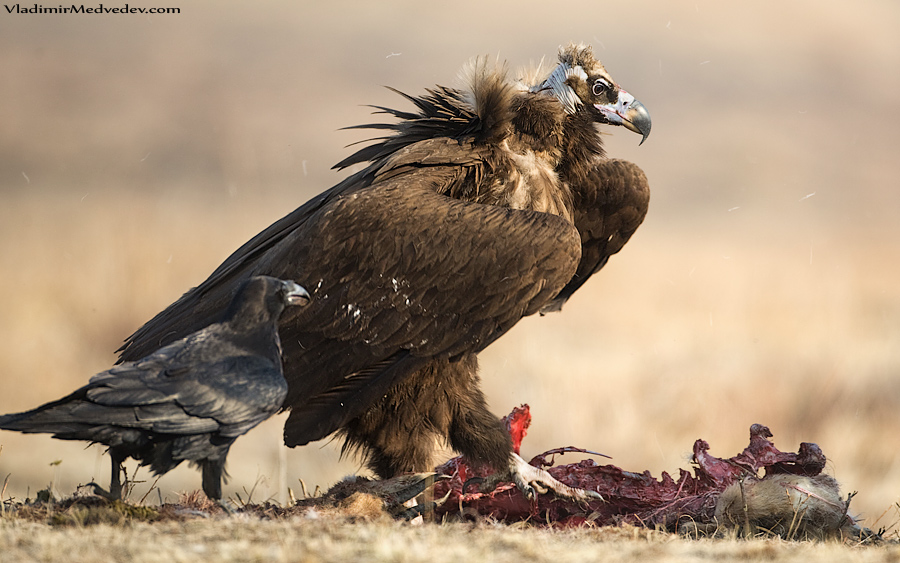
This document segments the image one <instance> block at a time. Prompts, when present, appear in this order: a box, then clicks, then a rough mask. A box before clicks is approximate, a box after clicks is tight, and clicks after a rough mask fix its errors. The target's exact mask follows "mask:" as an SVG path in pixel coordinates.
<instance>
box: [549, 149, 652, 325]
mask: <svg viewBox="0 0 900 563" xmlns="http://www.w3.org/2000/svg"><path fill="white" fill-rule="evenodd" d="M571 189H572V198H573V208H574V209H573V211H574V217H573V220H574V222H575V227H576V228H577V229H578V232H579V233H580V235H581V261H580V262H579V264H578V270H577V271H576V272H575V275H574V276H573V277H572V279H571V280H570V281H569V283H567V284H566V286H565V287H564V288H563V290H562V291H560V292H559V295H557V296H556V297H555V298H554V299H553V300H552V301H551V302H550V303H548V304H547V305H546V306H545V307H543V308H542V309H541V313H547V312H551V311H559V310H560V309H562V306H563V305H564V304H565V302H566V301H567V300H568V299H569V297H571V296H572V294H573V293H575V291H577V290H578V289H579V288H580V287H581V286H582V285H583V284H584V282H586V281H587V280H588V278H590V277H591V276H592V275H593V274H595V273H597V272H598V271H599V270H600V268H602V267H603V266H604V265H606V262H607V260H609V257H610V256H612V255H613V254H615V253H616V252H618V251H620V250H622V247H623V246H625V243H626V242H628V239H629V238H631V235H632V234H634V232H635V231H636V230H637V228H638V227H639V226H640V224H641V222H642V221H643V220H644V217H645V216H646V215H647V208H648V205H649V202H650V185H649V183H648V182H647V176H646V175H645V174H644V172H643V170H641V169H640V168H639V167H638V166H637V165H636V164H634V163H632V162H628V161H625V160H615V159H613V160H601V161H599V162H598V164H597V165H596V166H595V167H594V168H593V169H592V170H591V171H590V173H589V174H588V175H587V177H586V178H584V179H582V180H580V181H578V183H576V184H572V185H571Z"/></svg>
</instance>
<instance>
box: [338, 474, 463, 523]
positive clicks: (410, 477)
mask: <svg viewBox="0 0 900 563" xmlns="http://www.w3.org/2000/svg"><path fill="white" fill-rule="evenodd" d="M449 478H450V477H448V476H447V475H439V474H437V473H433V472H428V473H412V474H407V475H398V476H396V477H392V478H390V479H384V480H379V481H371V480H369V479H365V478H363V477H354V478H349V479H344V480H343V481H341V482H339V483H337V484H336V485H335V486H334V487H332V488H331V489H329V491H328V492H327V493H326V494H325V496H326V497H328V498H330V499H332V502H333V503H334V504H335V505H336V506H338V507H340V508H342V509H344V510H345V511H346V512H347V513H349V514H354V515H357V516H361V517H371V516H373V515H375V514H388V515H390V516H392V517H393V518H398V519H399V518H402V519H404V520H413V519H415V518H417V517H418V516H420V515H423V514H428V513H430V512H432V511H434V509H435V508H436V507H438V506H440V505H442V504H443V503H444V501H445V500H446V499H447V498H449V492H448V496H445V497H444V498H442V499H434V498H432V497H431V496H430V495H428V494H427V493H428V491H429V489H431V488H432V487H433V486H434V484H435V482H437V481H444V480H447V479H449Z"/></svg>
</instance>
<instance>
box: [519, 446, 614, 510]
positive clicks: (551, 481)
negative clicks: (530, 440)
mask: <svg viewBox="0 0 900 563" xmlns="http://www.w3.org/2000/svg"><path fill="white" fill-rule="evenodd" d="M509 476H510V477H512V482H513V483H515V484H516V486H517V487H518V488H519V490H520V491H522V494H524V495H525V498H527V499H528V500H534V498H535V492H537V493H539V494H542V495H545V494H547V493H549V492H550V491H553V493H554V494H556V496H559V497H564V498H570V499H573V500H577V501H581V502H588V501H591V500H603V496H601V495H600V494H599V493H596V492H594V491H588V490H585V489H579V488H577V487H570V486H569V485H566V484H565V483H563V482H562V481H559V480H557V479H556V478H554V477H553V476H552V475H550V473H548V472H547V471H546V470H544V469H540V468H538V467H534V466H533V465H530V464H529V463H528V462H527V461H525V460H524V459H522V457H521V456H519V455H518V454H512V461H511V462H510V464H509Z"/></svg>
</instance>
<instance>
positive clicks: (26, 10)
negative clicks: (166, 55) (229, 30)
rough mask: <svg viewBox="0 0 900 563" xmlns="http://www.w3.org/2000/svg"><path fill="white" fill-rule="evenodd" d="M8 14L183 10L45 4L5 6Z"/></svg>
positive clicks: (127, 12) (151, 12) (144, 12)
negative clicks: (49, 5)
mask: <svg viewBox="0 0 900 563" xmlns="http://www.w3.org/2000/svg"><path fill="white" fill-rule="evenodd" d="M3 7H4V8H6V12H7V13H8V14H180V13H181V8H132V7H131V6H129V5H128V4H125V6H124V7H115V8H107V7H106V6H104V5H103V4H100V5H99V6H96V7H94V6H85V5H84V4H70V5H68V6H63V5H62V4H59V5H58V6H54V7H47V6H44V5H43V4H31V5H24V6H23V5H21V4H12V5H9V4H4V5H3Z"/></svg>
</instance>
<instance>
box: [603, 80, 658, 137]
mask: <svg viewBox="0 0 900 563" xmlns="http://www.w3.org/2000/svg"><path fill="white" fill-rule="evenodd" d="M594 107H595V108H597V109H598V110H600V113H602V114H603V116H604V117H605V118H606V120H607V121H609V122H610V123H612V124H613V125H623V126H624V127H625V128H626V129H628V130H629V131H634V132H635V133H640V134H641V142H640V143H638V144H639V145H642V144H644V141H645V140H647V136H649V135H650V113H649V112H648V111H647V108H645V107H644V104H642V103H641V102H639V101H637V100H635V99H634V96H632V95H631V94H629V93H628V92H626V91H625V90H619V99H618V100H617V101H616V103H614V104H603V105H601V104H595V105H594Z"/></svg>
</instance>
